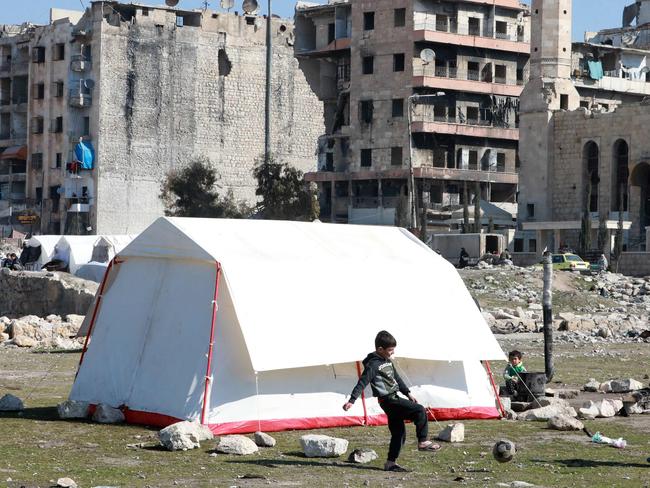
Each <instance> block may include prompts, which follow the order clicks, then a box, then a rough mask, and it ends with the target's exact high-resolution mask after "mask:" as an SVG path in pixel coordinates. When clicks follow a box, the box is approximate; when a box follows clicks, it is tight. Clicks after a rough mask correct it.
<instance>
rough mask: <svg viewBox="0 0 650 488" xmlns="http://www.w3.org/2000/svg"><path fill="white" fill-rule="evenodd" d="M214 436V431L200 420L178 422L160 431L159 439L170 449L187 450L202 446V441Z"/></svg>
mask: <svg viewBox="0 0 650 488" xmlns="http://www.w3.org/2000/svg"><path fill="white" fill-rule="evenodd" d="M213 438H214V434H212V431H211V430H210V429H209V428H208V427H206V426H205V425H201V424H200V423H199V422H188V421H183V422H177V423H175V424H172V425H169V426H167V427H165V428H164V429H162V430H161V431H160V432H158V439H159V440H160V445H162V446H163V447H164V448H165V449H167V450H168V451H187V450H188V449H194V448H198V447H201V441H206V440H210V439H213Z"/></svg>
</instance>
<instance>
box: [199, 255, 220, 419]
mask: <svg viewBox="0 0 650 488" xmlns="http://www.w3.org/2000/svg"><path fill="white" fill-rule="evenodd" d="M215 266H216V269H217V272H216V277H215V280H214V300H213V301H212V323H211V324H210V344H209V346H208V366H207V368H206V370H205V388H204V390H203V409H202V411H201V424H203V425H205V416H206V413H207V411H208V403H209V398H208V394H209V391H210V382H211V381H212V377H211V376H210V371H212V351H213V346H214V326H215V324H216V322H217V310H218V309H219V307H218V305H217V298H219V277H220V276H221V264H219V262H218V261H215Z"/></svg>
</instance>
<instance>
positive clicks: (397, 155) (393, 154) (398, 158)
mask: <svg viewBox="0 0 650 488" xmlns="http://www.w3.org/2000/svg"><path fill="white" fill-rule="evenodd" d="M390 164H391V165H392V166H401V165H402V147H401V146H399V147H391V148H390Z"/></svg>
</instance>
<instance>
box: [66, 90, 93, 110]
mask: <svg viewBox="0 0 650 488" xmlns="http://www.w3.org/2000/svg"><path fill="white" fill-rule="evenodd" d="M92 102H93V97H92V95H91V94H90V93H84V92H83V91H81V90H80V89H79V88H72V89H70V97H69V99H68V103H69V105H70V106H71V107H75V108H84V107H90V106H91V105H92Z"/></svg>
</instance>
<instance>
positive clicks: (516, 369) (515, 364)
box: [503, 350, 526, 397]
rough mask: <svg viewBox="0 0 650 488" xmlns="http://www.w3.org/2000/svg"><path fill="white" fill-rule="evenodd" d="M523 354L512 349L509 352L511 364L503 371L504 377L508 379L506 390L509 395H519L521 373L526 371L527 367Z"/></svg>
mask: <svg viewBox="0 0 650 488" xmlns="http://www.w3.org/2000/svg"><path fill="white" fill-rule="evenodd" d="M521 357H522V354H521V353H520V352H519V351H516V350H515V351H510V352H509V353H508V361H509V364H508V366H506V369H505V371H504V372H503V377H504V378H505V380H506V390H507V391H508V395H510V396H513V397H514V396H517V389H518V387H519V385H520V384H521V378H520V377H519V373H525V372H526V368H525V367H524V363H523V362H522V361H521Z"/></svg>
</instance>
